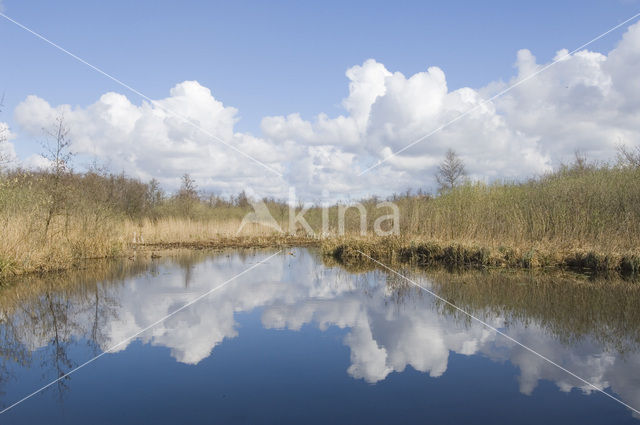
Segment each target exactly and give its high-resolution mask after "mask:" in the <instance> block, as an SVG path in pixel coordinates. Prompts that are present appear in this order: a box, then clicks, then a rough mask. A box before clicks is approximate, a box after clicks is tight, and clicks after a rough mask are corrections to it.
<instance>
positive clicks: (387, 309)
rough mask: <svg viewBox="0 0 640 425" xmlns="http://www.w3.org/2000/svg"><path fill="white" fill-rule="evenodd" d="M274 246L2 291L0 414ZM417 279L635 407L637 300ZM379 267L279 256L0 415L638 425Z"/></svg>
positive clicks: (475, 279) (484, 279) (639, 361)
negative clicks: (342, 265)
mask: <svg viewBox="0 0 640 425" xmlns="http://www.w3.org/2000/svg"><path fill="white" fill-rule="evenodd" d="M271 254H273V252H270V251H233V252H223V253H217V254H206V253H202V252H198V253H184V254H180V255H177V256H173V257H167V258H161V259H159V260H155V261H153V262H151V261H148V262H145V261H130V260H127V261H121V262H116V263H109V264H102V263H100V264H95V265H91V267H90V268H89V269H88V270H84V271H80V272H76V273H72V274H67V275H62V276H50V277H47V278H46V279H45V278H43V279H33V280H31V281H28V282H19V283H18V284H16V285H14V286H12V287H10V288H5V289H4V290H3V291H0V307H1V312H2V316H1V317H2V321H1V322H0V362H1V364H0V403H1V404H2V406H3V408H4V407H7V406H9V405H11V404H13V403H14V402H16V401H17V400H20V399H21V398H23V397H24V396H26V395H28V394H29V393H31V392H33V391H34V390H36V389H38V388H40V387H42V386H44V385H46V384H47V383H49V382H51V381H52V380H54V379H55V378H57V377H59V376H62V375H64V374H65V373H67V372H68V371H70V370H73V368H75V367H77V366H78V365H81V364H83V363H84V362H85V361H87V360H89V359H91V358H92V357H94V356H95V355H97V354H100V353H101V352H102V351H104V350H107V349H108V348H110V347H112V346H114V345H115V344H118V343H119V342H121V341H123V340H125V339H126V338H127V337H130V336H131V335H135V334H136V333H138V332H140V331H141V330H143V329H145V328H146V327H148V326H149V325H150V324H153V323H154V322H156V321H158V320H159V319H161V318H162V317H164V316H166V315H167V314H169V313H171V312H172V311H175V310H176V309H177V308H180V307H181V306H183V305H185V303H187V302H189V301H191V300H193V299H195V298H196V297H198V296H199V295H201V294H203V293H206V292H207V291H209V290H211V289H213V288H215V287H217V286H219V285H220V284H221V283H223V282H225V281H227V280H228V279H230V278H232V277H233V276H234V275H236V274H238V273H240V272H241V271H243V270H245V269H247V268H248V267H250V266H251V265H254V264H256V263H258V262H260V261H262V260H264V259H265V258H267V257H269V256H270V255H271ZM405 272H407V273H409V274H410V275H411V277H412V279H415V280H416V281H419V282H420V283H421V284H422V285H425V286H426V287H428V288H430V289H432V290H434V291H435V292H437V293H439V294H441V295H442V296H443V297H444V298H445V299H447V300H449V301H451V302H453V303H455V304H456V305H459V306H460V307H462V308H464V309H465V310H467V311H470V312H472V313H473V314H475V315H477V316H478V317H481V318H482V319H483V320H485V321H486V322H488V323H490V324H491V325H492V326H495V327H497V328H499V329H500V330H502V331H504V332H505V333H507V334H508V335H510V336H512V337H513V338H515V339H516V340H518V341H520V342H522V343H523V344H526V345H527V346H529V347H531V348H532V349H534V350H536V351H538V352H540V353H541V354H543V355H545V356H547V357H548V358H550V359H552V360H553V361H555V362H557V363H558V364H560V365H561V366H563V367H565V368H567V369H569V370H571V371H572V372H574V373H575V374H577V375H578V376H580V377H582V378H584V379H586V380H587V381H589V382H591V383H593V384H594V385H596V386H598V387H599V388H603V389H605V391H607V392H608V393H609V394H612V395H614V396H615V397H617V398H620V399H621V400H623V401H624V402H625V403H627V404H629V405H631V406H633V407H636V408H640V349H639V347H638V342H639V341H640V330H639V329H640V326H638V324H639V323H640V318H639V317H638V316H639V315H640V298H639V297H638V294H640V290H639V289H638V288H637V285H633V284H632V285H613V286H612V285H611V284H609V285H608V286H599V285H597V284H596V285H594V284H584V285H580V286H577V287H576V286H575V285H568V284H563V283H562V282H559V281H561V280H562V278H559V277H556V276H551V277H545V276H542V277H537V278H534V277H530V276H527V275H519V274H510V275H506V274H489V275H487V274H482V273H467V274H461V275H449V274H447V273H445V272H433V273H430V274H425V275H423V274H420V273H418V272H414V271H410V270H406V271H405ZM638 417H639V416H638V415H636V416H634V414H633V412H632V411H631V410H629V409H627V408H625V407H624V406H622V405H620V404H618V403H617V402H615V401H614V400H611V399H610V398H608V397H606V396H605V395H603V394H602V393H599V392H597V391H595V390H593V389H591V388H589V387H588V386H587V385H586V384H584V383H583V382H580V381H578V380H577V379H575V378H573V377H571V376H570V375H568V374H567V373H566V372H564V371H562V370H560V369H559V368H557V367H555V366H553V365H551V364H549V363H547V362H546V361H544V360H542V359H541V358H539V357H537V356H535V355H534V354H532V353H530V352H528V351H527V350H525V349H524V348H522V347H519V346H518V345H516V344H514V343H513V342H511V341H509V340H507V339H506V338H504V337H502V336H500V335H497V334H496V333H495V332H493V331H492V330H490V329H488V328H486V327H485V326H483V325H482V324H480V323H477V322H475V321H472V320H469V318H468V317H467V316H465V315H463V314H460V313H459V312H456V311H455V310H453V309H451V308H449V307H448V306H447V305H446V304H445V303H442V302H439V301H437V300H435V299H434V297H432V296H431V295H429V294H428V293H426V292H424V291H421V290H418V289H416V288H415V287H412V286H410V285H407V284H406V282H404V281H402V279H399V278H397V277H393V276H389V275H388V274H386V273H384V272H382V271H380V270H367V268H366V267H363V269H362V270H357V271H351V272H350V271H347V270H344V269H342V268H340V267H337V266H327V265H324V264H323V262H322V259H321V258H320V257H319V256H318V255H317V254H316V253H315V252H313V251H308V250H304V249H296V250H292V251H291V253H289V252H288V251H287V252H284V253H281V254H279V255H277V256H275V257H273V258H271V259H269V260H268V261H267V262H266V263H265V264H262V265H259V266H258V267H256V268H254V269H252V270H250V271H249V272H247V273H246V274H244V275H242V276H240V277H239V278H237V279H236V280H233V281H231V282H229V283H228V284H226V285H225V286H224V287H222V288H221V289H219V290H216V291H215V292H213V293H211V294H210V295H208V296H206V297H204V298H203V299H201V300H199V301H198V302H196V303H195V304H193V305H191V306H189V307H188V308H185V309H184V310H182V311H180V312H179V313H177V314H175V315H173V316H172V317H170V318H168V319H167V320H166V321H163V322H162V323H160V324H158V325H156V326H154V327H152V328H150V329H149V330H147V331H145V332H143V333H141V334H140V335H139V336H138V337H136V338H133V339H131V340H129V341H127V342H125V343H123V344H122V345H120V346H117V347H116V348H115V349H114V350H112V352H110V353H108V354H105V355H104V356H102V357H100V358H98V359H97V360H96V361H94V362H92V363H90V364H88V365H87V366H85V367H83V368H82V369H79V370H77V371H76V372H74V373H73V374H71V375H69V376H68V377H66V378H64V379H62V380H60V381H59V382H57V383H55V384H54V385H52V386H50V387H49V388H47V389H46V390H44V391H42V392H41V393H38V394H37V395H35V396H33V397H32V398H30V399H28V400H26V401H24V402H23V403H21V404H19V405H17V406H15V407H13V408H11V409H10V410H8V411H7V412H5V413H4V414H2V415H0V421H1V423H3V424H36V423H49V424H57V423H82V424H85V423H91V424H103V423H104V424H107V423H109V424H112V423H116V424H126V423H141V422H144V423H154V424H164V423H167V424H169V423H171V424H173V423H202V422H208V423H209V422H213V423H328V422H332V423H426V422H428V423H452V424H458V423H509V424H514V423H541V422H544V423H562V424H568V423H579V424H582V425H584V424H591V423H593V424H596V423H603V424H604V423H606V424H611V423H616V424H624V423H640V422H639V421H638V420H637V419H638Z"/></svg>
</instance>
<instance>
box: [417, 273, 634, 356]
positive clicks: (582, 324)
mask: <svg viewBox="0 0 640 425" xmlns="http://www.w3.org/2000/svg"><path fill="white" fill-rule="evenodd" d="M427 275H428V277H429V280H431V281H432V282H433V290H434V291H435V292H436V293H438V295H440V296H441V297H443V298H444V299H446V300H448V301H450V302H452V303H453V304H455V305H457V306H458V307H460V308H462V309H463V310H465V311H467V312H470V313H472V314H474V315H476V316H481V317H485V318H491V317H504V318H505V319H507V321H508V322H509V321H510V322H518V323H522V324H524V325H527V324H537V325H539V326H541V327H542V328H543V329H545V330H547V331H549V332H551V333H552V334H553V335H554V336H556V337H557V338H559V339H560V340H561V341H563V342H565V343H574V342H576V341H578V340H581V339H583V338H586V337H591V338H594V339H595V340H596V341H598V342H600V343H601V344H603V345H605V346H606V347H608V348H609V349H612V350H615V351H617V352H624V351H629V350H637V349H638V347H640V286H638V285H637V284H636V283H633V282H627V281H624V280H620V279H616V278H613V279H596V280H588V281H587V280H586V279H577V278H576V276H575V275H573V274H562V273H525V272H505V271H490V272H482V271H467V272H463V273H449V272H446V271H431V272H429V273H428V274H427ZM439 305H440V308H441V309H442V311H448V312H449V313H450V314H453V315H456V316H459V315H460V314H461V313H460V312H459V311H457V310H453V309H451V308H450V307H449V306H447V305H446V304H444V303H439ZM467 318H468V317H466V316H465V317H464V318H463V319H464V320H467Z"/></svg>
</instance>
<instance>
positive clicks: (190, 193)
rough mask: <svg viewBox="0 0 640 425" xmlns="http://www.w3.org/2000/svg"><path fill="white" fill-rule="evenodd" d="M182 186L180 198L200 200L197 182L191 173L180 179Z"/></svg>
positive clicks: (179, 193)
mask: <svg viewBox="0 0 640 425" xmlns="http://www.w3.org/2000/svg"><path fill="white" fill-rule="evenodd" d="M180 180H181V181H182V184H181V185H180V191H179V192H178V197H179V198H180V199H183V200H191V201H193V200H195V199H197V198H198V187H197V186H196V181H195V180H194V179H192V178H191V175H189V173H185V174H183V175H182V177H181V178H180Z"/></svg>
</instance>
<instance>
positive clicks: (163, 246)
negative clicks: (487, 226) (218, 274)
mask: <svg viewBox="0 0 640 425" xmlns="http://www.w3.org/2000/svg"><path fill="white" fill-rule="evenodd" d="M291 247H315V248H319V252H320V253H321V255H322V256H323V257H325V258H326V259H329V260H330V261H333V262H335V263H336V264H338V265H340V266H344V267H346V268H355V269H360V268H362V269H367V268H369V267H367V263H371V260H370V259H368V258H366V257H365V256H363V255H362V254H360V253H359V252H358V251H362V252H364V253H365V254H367V255H369V256H371V257H372V258H374V259H376V260H379V261H381V262H383V263H385V264H388V265H389V266H391V265H413V266H416V267H418V268H421V269H428V268H430V267H443V268H446V269H450V270H458V269H498V270H553V269H557V270H563V271H571V272H575V273H583V274H584V273H587V274H594V275H606V274H616V275H619V276H621V277H632V278H636V277H638V276H639V275H640V252H632V251H627V252H620V253H616V252H605V251H604V250H600V251H598V250H593V249H591V250H587V249H579V248H573V249H563V250H554V249H550V248H548V247H542V246H536V247H531V248H514V247H506V246H501V247H498V248H495V247H489V246H487V245H483V244H480V243H474V242H456V241H427V240H420V239H410V238H406V237H399V236H392V237H377V238H361V237H346V238H345V237H341V238H325V239H319V238H314V237H309V236H299V235H261V236H224V237H220V238H215V239H207V240H184V241H157V242H150V243H138V244H130V245H129V246H128V247H126V248H125V249H124V250H122V251H120V252H118V253H116V254H113V255H106V256H96V257H82V258H77V259H75V260H73V261H70V262H69V263H68V264H67V265H65V266H62V267H61V266H60V264H59V263H56V264H55V267H53V266H52V267H50V268H49V267H46V266H43V265H41V266H40V267H38V268H34V269H23V270H18V271H14V272H12V273H8V274H1V275H0V285H2V284H4V283H5V282H6V281H9V280H14V279H16V278H21V277H28V276H34V275H40V276H43V275H48V274H56V273H60V272H65V271H72V270H80V269H83V268H85V267H86V265H87V264H86V263H87V261H93V260H117V259H129V260H132V259H134V258H138V257H149V258H151V259H154V258H160V257H162V256H165V255H167V253H171V252H172V251H174V250H192V251H199V250H222V249H234V248H237V249H254V248H255V249H264V248H274V249H276V248H291Z"/></svg>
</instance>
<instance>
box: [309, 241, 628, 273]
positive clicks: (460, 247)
mask: <svg viewBox="0 0 640 425" xmlns="http://www.w3.org/2000/svg"><path fill="white" fill-rule="evenodd" d="M322 251H323V253H324V254H325V255H326V256H327V257H331V258H333V259H334V260H335V261H337V262H339V263H341V264H343V265H346V266H349V267H351V268H353V267H357V265H358V264H360V263H362V264H366V263H368V262H370V260H369V259H368V258H367V257H366V256H364V255H362V254H361V253H360V252H362V253H364V254H366V255H368V256H370V257H372V258H375V259H377V260H380V261H384V262H389V263H392V264H396V263H397V264H414V265H418V266H423V267H428V266H434V265H442V266H447V267H454V268H458V267H463V268H464V267H476V268H477V267H481V268H485V267H489V268H525V269H533V268H542V267H553V268H569V269H575V270H584V271H589V272H596V273H605V272H609V271H615V272H619V273H621V274H623V275H625V276H637V275H638V273H639V272H640V252H638V251H637V250H628V251H610V252H607V251H604V252H600V251H597V250H585V249H582V248H566V249H559V248H557V247H556V246H555V245H552V244H533V245H532V246H530V247H504V246H499V247H495V246H491V245H482V244H478V243H473V242H456V241H439V240H423V239H421V238H420V237H416V238H408V237H384V238H360V237H349V238H341V239H331V240H325V241H323V243H322Z"/></svg>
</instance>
